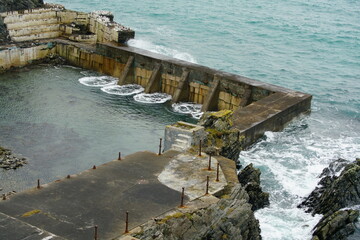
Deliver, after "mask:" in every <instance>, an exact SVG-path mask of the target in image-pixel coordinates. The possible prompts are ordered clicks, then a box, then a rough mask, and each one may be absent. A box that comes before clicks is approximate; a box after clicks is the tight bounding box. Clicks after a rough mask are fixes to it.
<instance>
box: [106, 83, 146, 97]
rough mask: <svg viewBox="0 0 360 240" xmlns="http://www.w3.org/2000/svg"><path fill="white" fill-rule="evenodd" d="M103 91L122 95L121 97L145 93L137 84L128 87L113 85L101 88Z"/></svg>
mask: <svg viewBox="0 0 360 240" xmlns="http://www.w3.org/2000/svg"><path fill="white" fill-rule="evenodd" d="M101 91H103V92H106V93H108V94H114V95H120V96H130V95H134V94H138V93H141V92H143V91H144V88H143V87H142V86H140V85H137V84H127V85H122V86H119V85H111V86H106V87H103V88H101Z"/></svg>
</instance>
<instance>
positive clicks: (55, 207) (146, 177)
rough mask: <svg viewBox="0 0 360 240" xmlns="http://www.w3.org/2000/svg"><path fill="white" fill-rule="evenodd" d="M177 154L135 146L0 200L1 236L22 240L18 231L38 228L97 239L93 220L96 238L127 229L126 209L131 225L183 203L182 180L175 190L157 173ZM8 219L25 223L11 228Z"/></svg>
mask: <svg viewBox="0 0 360 240" xmlns="http://www.w3.org/2000/svg"><path fill="white" fill-rule="evenodd" d="M178 154H179V152H177V151H167V152H165V153H164V154H162V155H161V156H158V155H157V154H155V153H150V152H137V153H134V154H132V155H128V156H126V157H125V158H123V159H122V160H114V161H111V162H109V163H106V164H103V165H101V166H97V167H96V169H92V168H91V169H89V170H86V171H84V172H82V173H80V174H78V175H72V176H70V178H66V177H65V178H63V179H61V180H58V181H55V182H53V183H50V184H47V185H42V186H41V188H40V189H38V188H37V187H34V188H33V189H30V190H28V191H25V192H22V193H18V194H16V195H13V196H12V197H11V198H9V199H6V200H3V201H1V200H0V214H1V216H3V217H2V218H1V219H0V239H7V240H13V239H14V240H18V239H19V238H18V236H19V234H20V235H21V236H24V237H22V238H20V239H28V238H26V236H27V237H29V239H33V238H30V236H32V235H34V229H42V230H44V231H46V232H49V234H54V235H56V236H59V239H61V238H63V239H94V226H95V225H97V226H98V236H99V237H98V239H113V238H115V237H118V236H120V235H122V234H123V233H124V231H125V213H126V211H128V212H129V229H131V228H133V227H135V226H138V225H140V224H142V223H144V222H146V221H148V220H149V219H151V218H153V217H156V216H158V215H160V214H162V213H163V212H166V211H168V210H170V209H172V208H174V207H177V206H179V204H180V196H181V193H180V192H179V191H181V186H179V188H180V189H179V191H175V190H173V189H170V188H169V187H167V186H165V185H163V184H162V183H160V182H159V180H158V179H157V176H158V175H159V174H160V173H161V171H162V170H163V169H164V167H165V166H166V165H167V164H168V163H169V161H170V160H171V159H172V158H173V157H175V156H177V155H178ZM34 185H36V183H34ZM186 199H187V198H186ZM186 201H187V200H186ZM10 220H11V221H15V223H14V224H17V223H16V222H18V223H19V226H20V225H22V224H20V223H23V224H25V226H27V227H19V228H15V229H14V228H8V227H7V226H8V225H9V221H10ZM29 226H31V227H29ZM44 236H45V235H44ZM34 239H37V238H34ZM41 239H43V238H41ZM54 239H56V238H54Z"/></svg>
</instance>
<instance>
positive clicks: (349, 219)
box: [312, 210, 359, 240]
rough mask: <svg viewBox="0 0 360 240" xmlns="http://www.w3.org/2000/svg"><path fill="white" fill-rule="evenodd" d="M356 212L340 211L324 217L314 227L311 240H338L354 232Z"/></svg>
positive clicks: (357, 214)
mask: <svg viewBox="0 0 360 240" xmlns="http://www.w3.org/2000/svg"><path fill="white" fill-rule="evenodd" d="M358 217H359V211H358V210H340V211H336V212H335V213H333V214H331V215H327V216H324V217H323V218H322V219H321V220H320V222H319V223H318V224H317V225H316V226H315V228H314V232H313V237H312V240H325V239H326V240H340V239H347V236H349V235H351V234H353V233H354V232H355V225H354V222H355V221H356V220H357V218H358Z"/></svg>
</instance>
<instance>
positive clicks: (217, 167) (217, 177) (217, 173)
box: [216, 163, 220, 182]
mask: <svg viewBox="0 0 360 240" xmlns="http://www.w3.org/2000/svg"><path fill="white" fill-rule="evenodd" d="M219 171H220V163H217V166H216V181H217V182H218V181H220V180H219Z"/></svg>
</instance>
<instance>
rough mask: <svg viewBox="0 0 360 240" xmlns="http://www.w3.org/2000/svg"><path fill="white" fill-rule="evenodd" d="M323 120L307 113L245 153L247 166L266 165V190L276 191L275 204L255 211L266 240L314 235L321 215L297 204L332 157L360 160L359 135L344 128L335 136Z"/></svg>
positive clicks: (242, 160)
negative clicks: (303, 117)
mask: <svg viewBox="0 0 360 240" xmlns="http://www.w3.org/2000/svg"><path fill="white" fill-rule="evenodd" d="M307 122H311V124H307ZM318 126H319V125H318V123H317V122H316V121H315V120H314V118H311V119H306V118H305V119H302V120H301V121H297V122H294V123H293V124H291V125H290V126H289V127H288V128H286V129H285V130H284V131H283V132H276V133H274V132H267V133H265V137H264V139H263V140H261V141H260V142H259V143H257V144H256V145H254V146H253V147H252V148H251V149H249V150H247V151H242V152H241V154H240V158H239V160H240V163H241V164H242V165H243V166H246V165H247V164H249V163H253V164H254V166H255V167H258V168H260V169H261V172H262V174H261V184H262V186H263V190H264V191H267V192H269V193H270V206H269V207H267V208H264V209H260V210H258V211H256V214H255V215H256V217H257V218H258V219H259V221H260V226H261V234H262V237H263V239H265V240H266V239H267V240H275V239H276V240H278V239H310V238H311V237H310V236H311V230H312V229H313V227H314V226H315V225H316V223H317V222H318V221H319V219H320V217H321V216H319V215H318V216H314V217H313V216H311V214H308V213H305V211H304V210H303V209H298V208H297V205H298V204H300V203H301V201H302V200H303V199H304V197H306V196H308V194H309V193H310V192H311V191H312V190H313V189H314V188H315V187H316V185H317V183H318V181H319V180H320V179H319V178H318V177H319V175H320V173H321V172H322V170H323V169H324V168H325V167H327V166H328V165H329V163H330V162H332V161H333V160H335V159H337V158H340V157H341V158H344V159H347V160H355V158H356V156H359V154H360V152H359V149H358V146H359V142H360V138H359V137H357V136H356V135H355V136H354V135H352V134H351V133H346V132H344V133H343V135H341V136H339V137H336V138H335V137H333V135H332V134H331V133H329V131H331V129H326V130H324V128H319V127H318ZM320 132H321V133H320ZM289 236H291V237H289Z"/></svg>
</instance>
